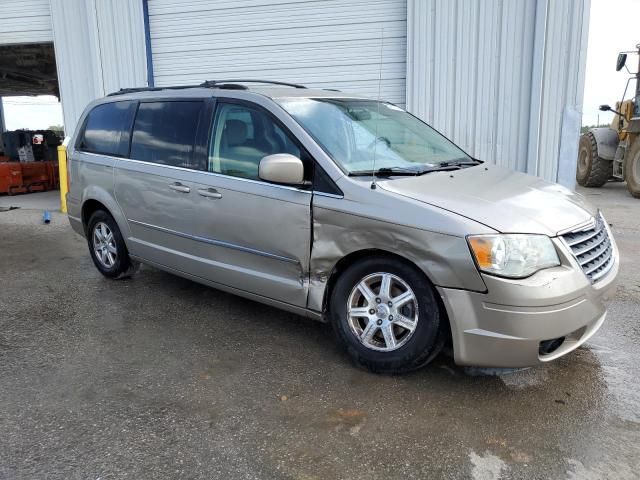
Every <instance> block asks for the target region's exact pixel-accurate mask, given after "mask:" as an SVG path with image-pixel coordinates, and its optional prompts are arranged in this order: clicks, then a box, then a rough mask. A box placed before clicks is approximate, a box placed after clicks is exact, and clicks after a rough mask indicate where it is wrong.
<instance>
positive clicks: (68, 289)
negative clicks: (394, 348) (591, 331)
mask: <svg viewBox="0 0 640 480" xmlns="http://www.w3.org/2000/svg"><path fill="white" fill-rule="evenodd" d="M583 193H586V194H587V195H588V196H589V197H590V198H591V199H592V200H593V201H594V202H595V203H596V204H598V205H599V206H601V207H602V209H603V210H604V212H605V215H606V216H607V219H608V220H609V222H610V223H612V225H613V231H614V234H615V236H616V239H617V241H618V245H619V247H620V250H621V253H622V267H621V274H620V286H619V289H618V293H617V299H616V301H615V303H613V304H612V305H611V309H610V314H609V317H608V319H607V321H606V322H605V325H604V326H603V328H602V329H601V330H600V332H599V333H598V334H597V335H596V336H595V337H593V339H592V340H591V341H590V342H589V343H588V344H587V345H586V346H584V347H582V348H580V349H579V350H577V351H575V352H573V353H572V354H570V355H568V356H566V357H564V358H562V359H560V360H559V361H557V362H555V363H552V364H550V365H547V366H544V367H540V368H533V369H529V370H525V371H519V372H517V373H513V374H510V375H503V376H470V375H468V374H467V373H466V372H465V371H463V370H462V369H460V368H458V367H456V366H455V365H453V364H452V362H451V360H450V359H448V358H446V357H440V358H437V359H436V361H435V362H434V363H433V364H432V365H431V366H430V367H428V368H426V369H423V370H421V371H419V372H416V373H414V374H411V375H406V376H402V377H389V376H377V375H372V374H369V373H366V372H363V371H360V370H358V369H356V368H354V367H353V366H352V365H351V364H350V363H349V360H348V358H347V357H346V355H345V354H344V353H343V352H342V351H341V350H340V349H339V348H338V347H337V345H336V342H335V341H334V339H333V337H332V334H331V332H330V330H329V328H328V327H327V326H326V325H323V324H319V323H314V322H312V321H309V320H305V319H302V318H299V317H296V316H295V315H291V314H288V313H283V312H280V311H278V310H275V309H272V308H268V307H265V306H262V305H259V304H257V303H253V302H250V301H247V300H243V299H241V298H238V297H234V296H232V295H228V294H225V293H221V292H218V291H216V290H212V289H209V288H205V287H203V286H200V285H198V284H195V283H191V282H189V281H186V280H183V279H180V278H177V277H174V276H171V275H169V274H166V273H163V272H160V271H157V270H154V269H151V268H146V267H143V268H142V269H141V271H140V272H139V274H138V275H137V276H136V277H135V278H134V279H132V280H129V281H118V282H112V281H108V280H106V279H104V278H102V277H101V276H100V274H99V273H98V272H97V270H96V269H95V268H94V267H93V265H92V263H91V261H90V259H89V255H88V252H87V249H86V244H85V243H84V240H83V239H81V238H80V237H78V236H76V235H75V234H74V233H72V232H71V230H70V228H69V226H68V223H67V221H66V219H65V217H64V216H62V215H61V214H54V216H53V222H52V223H51V224H50V225H42V224H41V217H42V212H41V210H38V209H28V208H22V209H19V210H14V211H10V212H0V246H1V250H0V479H14V478H21V479H22V478H29V479H31V478H48V479H98V478H100V479H113V478H133V479H139V478H154V479H155V478H224V479H234V478H237V479H252V478H256V479H258V478H259V479H272V478H273V479H304V480H310V479H330V478H350V479H365V478H366V479H371V478H385V479H391V478H403V479H411V478H415V479H418V478H420V479H422V478H429V479H435V478H455V479H457V478H473V479H494V478H527V479H531V478H536V479H538V478H540V479H542V478H545V479H546V478H561V479H565V478H566V479H576V478H579V479H601V478H612V479H613V478H615V479H631V478H638V471H639V470H640V387H638V385H639V380H640V374H639V373H638V365H639V364H640V323H639V320H640V253H639V248H638V247H639V246H640V241H639V240H638V239H639V238H640V222H639V219H640V200H634V199H632V198H631V197H630V196H629V195H628V194H627V192H626V190H625V188H624V185H621V184H609V185H607V186H606V187H605V188H603V189H599V190H589V191H584V192H583ZM14 198H18V197H14Z"/></svg>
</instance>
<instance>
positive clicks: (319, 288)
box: [307, 180, 495, 311]
mask: <svg viewBox="0 0 640 480" xmlns="http://www.w3.org/2000/svg"><path fill="white" fill-rule="evenodd" d="M346 181H349V182H350V183H351V185H349V187H350V188H345V189H344V190H345V197H344V198H335V197H327V196H322V195H315V196H314V199H313V246H312V250H311V263H310V268H309V271H310V287H309V300H308V303H307V306H308V307H309V308H310V309H313V310H318V311H321V310H322V309H323V305H324V300H325V294H326V291H325V288H326V286H327V280H328V279H329V278H331V276H332V275H333V274H334V271H335V267H336V264H337V263H338V261H340V260H341V259H343V258H344V257H346V256H348V255H351V254H353V253H356V252H361V251H366V250H377V251H379V252H386V253H390V254H394V255H397V256H400V257H402V258H404V259H406V260H408V261H409V262H411V263H413V264H414V265H416V266H417V267H418V268H419V269H420V270H422V272H423V273H424V274H425V275H426V276H427V278H429V280H430V281H431V282H432V283H433V284H434V285H438V286H444V287H450V288H464V289H468V290H473V291H477V292H482V291H485V290H486V286H485V284H484V282H483V281H482V278H481V277H480V274H479V273H478V270H477V269H476V267H475V264H474V262H473V258H472V257H471V253H470V251H469V247H468V246H467V242H466V239H465V233H464V232H470V231H473V232H475V233H494V232H495V230H493V229H490V228H488V227H486V226H484V225H481V224H478V223H477V222H473V221H472V220H469V219H467V218H465V217H462V216H459V215H450V214H447V212H445V211H444V210H442V209H440V208H437V207H432V206H428V205H424V204H422V203H420V202H417V201H411V200H408V199H406V198H404V197H402V196H399V195H396V194H393V193H390V192H386V191H384V190H382V189H381V188H380V187H378V188H376V189H375V190H372V189H371V188H370V181H362V180H361V181H353V180H346ZM339 185H340V184H339ZM342 185H344V184H342Z"/></svg>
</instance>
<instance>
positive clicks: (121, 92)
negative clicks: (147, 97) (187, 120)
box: [107, 85, 200, 97]
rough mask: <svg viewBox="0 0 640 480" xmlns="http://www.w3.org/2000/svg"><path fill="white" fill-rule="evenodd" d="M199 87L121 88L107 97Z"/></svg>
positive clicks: (197, 86)
mask: <svg viewBox="0 0 640 480" xmlns="http://www.w3.org/2000/svg"><path fill="white" fill-rule="evenodd" d="M199 87H200V85H173V86H168V87H131V88H121V89H120V90H118V91H117V92H111V93H109V94H108V95H107V97H113V96H114V95H125V94H127V93H136V92H158V91H160V90H184V89H185V88H199Z"/></svg>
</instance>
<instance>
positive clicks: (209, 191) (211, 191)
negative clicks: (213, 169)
mask: <svg viewBox="0 0 640 480" xmlns="http://www.w3.org/2000/svg"><path fill="white" fill-rule="evenodd" d="M198 193H199V194H200V195H202V196H203V197H207V198H222V194H221V193H220V192H218V191H217V190H216V189H215V188H199V189H198Z"/></svg>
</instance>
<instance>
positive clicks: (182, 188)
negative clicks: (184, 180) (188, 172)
mask: <svg viewBox="0 0 640 480" xmlns="http://www.w3.org/2000/svg"><path fill="white" fill-rule="evenodd" d="M169 188H170V189H171V190H175V191H176V192H180V193H189V192H190V191H191V189H190V188H189V187H187V186H186V185H182V184H181V183H180V182H175V183H172V184H170V185H169Z"/></svg>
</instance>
